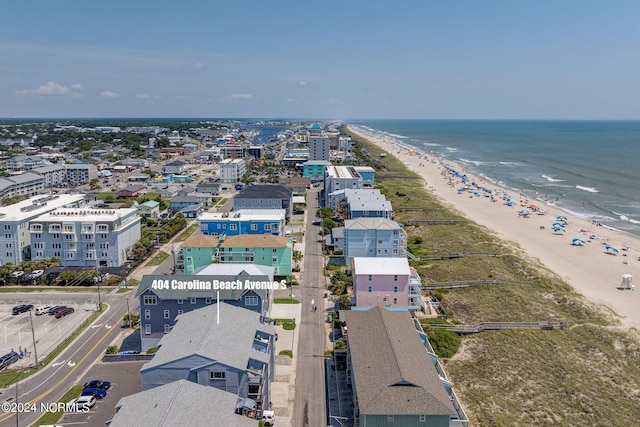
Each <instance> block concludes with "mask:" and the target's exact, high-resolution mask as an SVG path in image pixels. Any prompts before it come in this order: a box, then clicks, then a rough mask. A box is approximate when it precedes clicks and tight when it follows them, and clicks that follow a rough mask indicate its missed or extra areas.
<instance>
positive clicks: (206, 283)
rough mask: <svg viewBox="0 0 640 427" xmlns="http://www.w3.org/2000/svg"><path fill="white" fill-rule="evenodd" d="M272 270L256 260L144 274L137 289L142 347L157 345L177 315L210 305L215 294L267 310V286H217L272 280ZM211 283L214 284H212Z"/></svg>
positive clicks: (223, 298)
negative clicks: (179, 272) (191, 271)
mask: <svg viewBox="0 0 640 427" xmlns="http://www.w3.org/2000/svg"><path fill="white" fill-rule="evenodd" d="M273 271H274V269H273V267H265V266H262V265H259V266H258V265H255V264H211V265H208V266H204V267H200V270H198V271H196V275H190V276H178V275H176V276H166V275H159V276H151V275H145V276H143V277H142V280H141V281H140V286H138V290H137V292H136V298H138V299H139V303H140V338H141V342H142V349H143V350H148V349H150V348H152V347H156V346H157V345H158V342H159V341H160V338H162V336H163V335H164V334H167V333H169V332H170V331H171V328H172V327H173V325H174V324H175V317H176V316H177V315H179V314H182V313H185V312H188V311H191V310H196V309H198V308H202V307H205V306H209V305H211V304H213V303H214V302H216V300H217V299H218V298H219V300H220V301H224V302H227V303H229V304H232V305H235V306H238V307H242V308H246V309H248V310H251V311H255V312H256V313H260V314H263V315H264V314H266V313H267V311H268V307H269V303H270V297H269V295H270V294H271V290H270V289H245V288H244V286H238V287H237V289H235V288H234V289H231V288H227V289H224V288H223V289H216V287H217V284H219V283H221V282H223V283H224V282H227V283H231V282H233V283H241V284H244V283H245V280H248V281H269V282H273ZM214 283H216V286H213V284H214ZM165 284H166V285H165ZM161 285H162V286H164V287H161Z"/></svg>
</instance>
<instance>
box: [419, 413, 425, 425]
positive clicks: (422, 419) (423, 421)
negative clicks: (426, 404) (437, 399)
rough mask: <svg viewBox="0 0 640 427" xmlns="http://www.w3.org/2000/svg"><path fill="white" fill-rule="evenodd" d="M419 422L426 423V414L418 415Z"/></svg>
mask: <svg viewBox="0 0 640 427" xmlns="http://www.w3.org/2000/svg"><path fill="white" fill-rule="evenodd" d="M419 421H420V422H421V423H426V422H427V416H426V415H420V420H419Z"/></svg>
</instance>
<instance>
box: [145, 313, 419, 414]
mask: <svg viewBox="0 0 640 427" xmlns="http://www.w3.org/2000/svg"><path fill="white" fill-rule="evenodd" d="M425 354H426V352H425ZM140 377H141V379H142V390H143V391H146V390H151V389H153V388H154V387H159V386H163V385H165V384H168V383H171V382H173V381H179V380H189V381H191V382H194V383H197V384H201V385H205V386H209V387H214V388H217V389H219V390H222V391H224V392H226V393H229V394H230V395H232V396H234V397H235V398H237V399H238V400H237V402H238V405H237V407H238V409H239V412H242V414H243V415H246V416H250V417H252V418H255V419H257V418H260V417H261V416H262V410H263V409H268V408H269V402H270V401H271V382H272V381H273V380H274V378H275V329H274V327H273V326H269V325H266V324H265V323H264V318H263V316H262V315H261V314H260V313H256V312H253V311H249V310H246V309H244V308H241V307H235V306H233V305H230V304H227V303H224V302H219V303H217V304H212V305H210V306H208V307H203V308H200V309H198V310H193V311H190V312H186V313H183V314H181V315H179V316H178V317H177V319H176V323H175V326H174V327H173V329H172V331H171V333H169V334H167V335H165V336H163V337H162V339H161V340H160V343H159V349H158V352H157V353H156V354H155V356H154V358H153V359H152V360H151V361H150V362H148V363H146V364H145V365H143V366H142V368H141V369H140ZM198 400H199V401H201V400H200V399H198ZM209 421H211V420H209Z"/></svg>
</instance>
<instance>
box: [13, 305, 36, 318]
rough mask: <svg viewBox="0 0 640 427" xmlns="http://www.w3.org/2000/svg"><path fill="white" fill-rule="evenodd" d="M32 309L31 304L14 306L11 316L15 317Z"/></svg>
mask: <svg viewBox="0 0 640 427" xmlns="http://www.w3.org/2000/svg"><path fill="white" fill-rule="evenodd" d="M32 308H33V304H20V305H16V306H15V307H13V309H11V314H13V315H14V316H15V315H17V314H21V313H25V312H27V311H29V310H31V309H32Z"/></svg>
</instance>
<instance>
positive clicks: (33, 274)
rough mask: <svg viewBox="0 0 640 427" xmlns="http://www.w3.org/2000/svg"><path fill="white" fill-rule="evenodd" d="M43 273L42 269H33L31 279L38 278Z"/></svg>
mask: <svg viewBox="0 0 640 427" xmlns="http://www.w3.org/2000/svg"><path fill="white" fill-rule="evenodd" d="M43 274H44V270H33V271H32V272H31V278H32V279H39V278H40V277H42V275H43Z"/></svg>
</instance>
